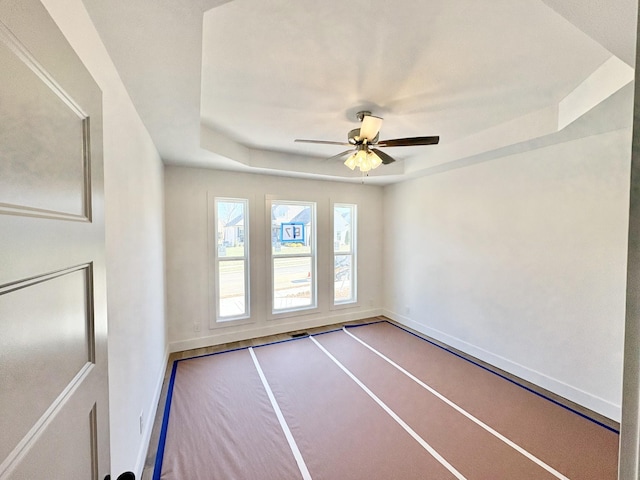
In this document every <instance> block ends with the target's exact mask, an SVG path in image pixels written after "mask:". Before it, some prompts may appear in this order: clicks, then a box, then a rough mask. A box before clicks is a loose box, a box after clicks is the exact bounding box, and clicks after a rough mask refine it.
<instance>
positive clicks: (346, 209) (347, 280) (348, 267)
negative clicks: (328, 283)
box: [333, 203, 356, 305]
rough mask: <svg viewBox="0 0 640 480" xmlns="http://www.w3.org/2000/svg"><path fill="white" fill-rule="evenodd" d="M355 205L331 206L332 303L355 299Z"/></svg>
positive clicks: (336, 303) (340, 204)
mask: <svg viewBox="0 0 640 480" xmlns="http://www.w3.org/2000/svg"><path fill="white" fill-rule="evenodd" d="M355 226H356V206H355V205H348V204H342V203H336V204H335V205H334V206H333V258H334V262H333V303H334V304H335V305H338V304H344V303H353V302H355V301H356V278H355V272H356V251H355V246H356V227H355Z"/></svg>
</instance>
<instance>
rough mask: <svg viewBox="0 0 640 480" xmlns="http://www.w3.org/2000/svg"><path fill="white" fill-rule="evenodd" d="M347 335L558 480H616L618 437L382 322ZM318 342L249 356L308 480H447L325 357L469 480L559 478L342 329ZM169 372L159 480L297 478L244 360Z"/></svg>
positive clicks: (210, 360)
mask: <svg viewBox="0 0 640 480" xmlns="http://www.w3.org/2000/svg"><path fill="white" fill-rule="evenodd" d="M347 331H348V332H349V333H350V334H352V335H354V336H356V337H357V338H359V339H360V340H362V341H364V342H366V343H367V344H368V345H370V346H371V347H373V348H375V349H376V350H378V351H379V352H380V353H382V354H383V355H386V356H387V357H389V358H390V359H391V360H392V361H394V362H396V363H397V364H399V365H400V366H401V367H403V368H404V369H406V370H407V371H409V372H410V373H411V374H413V375H414V376H415V377H417V378H418V379H419V380H421V381H422V382H424V383H426V384H428V385H429V386H430V387H431V388H433V389H435V390H436V391H438V392H439V393H440V394H442V395H444V396H446V397H447V398H448V399H449V400H451V401H452V402H454V403H455V404H457V405H458V406H459V407H461V408H462V409H464V410H466V411H467V412H468V413H469V414H471V415H473V416H474V417H476V418H477V419H478V420H480V421H481V422H484V423H485V424H486V425H488V426H489V427H491V428H493V429H495V430H496V431H497V432H499V433H500V434H502V435H504V436H505V437H507V438H508V439H509V440H510V441H512V442H514V443H516V444H517V445H518V446H520V447H522V448H523V449H525V450H526V451H527V452H529V453H530V454H532V455H534V456H535V457H537V458H538V459H539V460H540V461H542V462H544V463H545V464H547V465H548V466H549V467H551V469H555V470H556V471H557V472H559V473H560V474H562V475H564V476H566V478H569V479H571V480H591V479H593V480H615V479H616V477H617V454H618V435H617V434H616V433H615V432H612V431H610V430H607V429H606V428H604V427H602V426H600V425H598V424H596V423H594V422H591V421H589V420H588V419H585V418H583V417H581V416H579V415H578V414H576V413H574V412H571V411H569V410H567V409H565V408H563V407H561V406H559V405H556V404H554V403H552V402H550V401H549V400H547V399H544V398H541V397H540V396H537V395H535V394H533V393H532V392H529V391H527V390H525V389H524V388H522V387H520V386H518V385H515V384H514V383H512V382H509V381H508V380H506V379H504V378H501V377H499V376H497V375H495V374H493V373H491V372H488V371H486V370H484V369H482V368H480V367H479V366H477V365H474V364H472V363H470V362H468V361H466V360H464V359H461V358H459V357H457V356H455V355H453V354H451V353H449V352H447V351H445V350H443V349H441V348H439V347H436V346H434V345H432V344H430V343H429V342H426V341H424V340H422V339H420V338H417V337H415V336H413V335H411V334H409V333H407V332H405V331H403V330H401V329H400V328H398V327H395V326H394V325H392V324H390V323H386V322H382V323H376V324H371V325H366V326H360V327H355V328H349V329H347ZM314 340H315V342H317V343H318V344H319V345H320V346H318V345H317V344H316V343H315V342H314ZM314 340H311V339H309V338H303V339H298V340H294V341H289V342H283V343H278V344H273V345H266V346H263V347H256V348H254V350H253V352H254V354H255V356H256V358H257V360H258V361H259V364H260V367H261V369H262V371H263V372H264V376H265V378H266V380H267V381H268V383H269V386H270V388H271V390H272V391H273V395H274V398H275V400H276V401H277V403H278V406H279V408H280V409H281V411H282V415H283V417H284V419H285V420H286V422H287V425H288V428H289V429H290V431H291V433H292V436H293V438H294V439H295V442H296V444H297V447H298V448H299V450H300V453H301V455H302V458H303V459H304V462H305V464H306V467H307V468H308V471H309V473H310V476H311V478H312V479H313V480H352V479H353V480H356V479H357V480H378V479H379V480H413V479H428V480H440V479H453V478H455V476H454V474H453V473H452V472H451V471H449V470H447V468H445V466H443V465H442V464H441V463H439V462H438V460H437V459H436V458H434V456H432V455H431V454H430V453H429V452H428V451H427V450H425V448H423V446H422V445H420V443H419V442H418V441H416V439H415V438H413V437H412V436H410V435H409V433H407V431H405V430H404V429H403V428H402V427H401V426H400V425H399V423H398V422H397V421H396V420H394V419H393V418H392V416H391V415H390V414H389V413H388V412H386V411H385V410H384V409H383V408H382V407H381V406H380V405H379V404H377V403H376V402H375V401H374V400H373V399H372V398H371V397H370V396H369V395H368V394H367V393H366V392H365V391H364V390H363V388H361V386H359V385H358V384H357V383H356V382H355V381H354V380H353V379H352V378H351V377H350V376H349V375H348V374H347V373H345V372H344V371H343V370H342V369H341V368H340V366H338V365H336V363H334V361H333V360H332V359H331V358H330V356H333V357H334V358H335V359H336V360H337V361H338V362H340V364H342V365H343V367H344V368H346V369H347V370H348V371H349V372H350V373H351V374H353V375H355V376H356V377H357V379H358V380H359V381H360V382H362V383H363V384H364V385H366V387H367V388H368V389H370V390H371V392H372V393H373V394H374V395H375V396H377V397H378V398H379V399H380V400H381V401H382V402H384V403H385V404H386V405H387V406H388V408H390V409H391V410H392V411H393V413H394V414H396V415H397V416H398V417H400V419H402V421H404V422H406V424H407V425H408V426H409V427H410V428H411V429H413V431H415V432H416V434H417V435H419V436H420V437H421V438H422V439H423V440H424V441H425V442H427V443H428V444H429V445H430V446H431V447H432V448H433V449H435V450H436V451H437V453H438V454H439V455H441V456H442V457H443V458H444V460H446V462H448V463H449V464H451V466H452V467H453V469H455V470H456V471H457V472H459V474H460V475H462V476H464V478H466V479H468V480H499V479H505V480H506V479H508V480H537V479H545V480H546V479H554V478H556V477H555V476H554V475H553V474H552V473H553V472H549V471H547V470H545V469H544V468H543V467H542V466H540V465H538V464H536V463H534V461H532V460H531V459H529V458H527V457H526V456H524V455H523V454H521V453H520V452H518V451H517V450H515V449H514V448H512V447H511V446H509V445H508V444H507V443H505V442H503V441H502V440H500V439H498V438H497V437H496V436H494V435H492V434H491V433H490V432H488V431H487V430H486V429H484V428H482V427H481V426H480V425H478V424H476V423H474V422H473V421H472V420H470V419H469V418H467V417H465V416H464V415H463V414H462V413H460V412H458V411H456V410H455V409H454V408H452V407H451V406H449V405H447V404H446V403H444V402H443V401H442V400H440V399H439V398H437V396H435V395H434V394H433V393H430V392H429V391H427V390H425V389H424V388H423V387H422V386H420V385H419V384H418V383H416V382H415V381H414V380H412V379H411V378H409V377H408V376H406V375H404V374H403V373H401V372H400V371H398V370H397V369H396V368H395V367H393V366H392V365H390V364H389V363H388V362H386V361H385V360H384V359H382V358H380V357H379V356H378V355H376V354H375V353H374V352H372V351H371V350H369V349H368V348H367V347H365V346H363V345H362V344H361V343H359V342H358V341H357V340H356V339H354V338H353V337H351V336H350V335H349V334H347V333H345V332H344V331H337V332H332V333H327V334H322V335H317V336H314ZM321 347H322V348H324V349H326V351H327V353H325V352H324V351H323V350H322V348H321ZM176 369H177V370H176V375H175V380H174V387H173V395H172V403H171V409H170V415H169V420H168V426H167V430H166V441H165V444H164V447H165V448H164V456H163V458H162V472H161V475H160V476H157V475H156V474H157V472H156V474H154V478H156V479H157V478H159V479H161V480H200V479H202V480H204V479H206V480H222V479H224V480H244V479H258V480H270V479H273V480H276V479H277V480H289V479H291V480H293V479H300V478H302V474H301V473H300V469H299V468H298V465H297V463H296V460H295V458H294V455H293V453H292V451H291V447H290V446H289V444H288V442H287V440H286V438H285V434H284V433H283V430H282V427H281V425H280V423H279V421H278V419H277V416H276V413H275V411H274V408H273V406H272V404H271V401H270V400H269V398H268V396H267V392H266V391H265V387H264V385H263V383H262V381H261V379H260V377H259V374H258V371H257V370H256V366H255V364H254V363H253V360H252V358H251V355H250V352H249V351H248V350H239V351H234V352H227V353H223V354H218V355H211V356H207V357H200V358H196V359H190V360H184V361H181V362H178V364H177V366H176ZM159 458H160V457H159ZM561 478H562V477H561Z"/></svg>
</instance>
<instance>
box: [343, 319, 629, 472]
mask: <svg viewBox="0 0 640 480" xmlns="http://www.w3.org/2000/svg"><path fill="white" fill-rule="evenodd" d="M349 332H350V333H352V334H354V335H356V336H357V337H358V338H360V339H362V340H364V341H365V342H366V343H368V344H369V345H371V346H372V347H374V348H375V349H376V350H378V351H380V352H381V353H383V354H384V355H386V356H388V357H390V358H391V359H392V360H394V361H395V362H396V363H398V364H399V365H400V366H402V367H403V368H405V369H407V370H408V371H410V372H411V373H412V374H413V375H415V376H416V377H418V378H419V379H420V380H422V381H423V382H425V383H427V384H428V385H429V386H431V387H432V388H434V389H435V390H437V391H438V392H440V393H441V394H442V395H444V396H446V397H448V398H449V399H450V400H452V401H453V402H455V403H456V404H457V405H459V406H460V407H462V408H463V409H465V410H466V411H467V412H469V413H471V414H472V415H474V416H475V417H477V418H479V419H480V420H482V421H483V422H485V423H486V424H488V425H490V426H491V427H492V428H494V429H495V430H497V431H498V432H500V433H501V434H503V435H505V436H506V437H508V438H509V439H510V440H512V441H513V442H515V443H517V444H518V445H520V446H521V447H523V448H525V449H526V450H527V451H529V452H530V453H532V454H533V455H535V456H536V457H538V458H539V459H541V460H542V461H544V462H545V463H547V464H548V465H550V466H551V467H553V468H555V469H556V470H558V471H560V472H561V473H563V474H564V475H566V476H567V477H569V478H570V479H572V480H578V479H580V480H582V479H584V480H591V479H593V480H615V479H616V478H617V459H618V440H619V438H618V435H617V434H616V433H614V432H611V431H609V430H607V429H606V428H604V427H602V426H600V425H597V424H595V423H593V422H591V421H589V420H587V419H585V418H582V417H580V416H579V415H577V414H576V413H574V412H571V411H569V410H567V409H565V408H562V407H560V406H558V405H555V404H554V403H552V402H550V401H548V400H546V399H544V398H541V397H539V396H537V395H535V394H532V393H531V392H529V391H527V390H525V389H523V388H521V387H519V386H518V385H514V384H513V383H511V382H509V381H507V380H505V379H503V378H500V377H499V376H497V375H494V374H492V373H490V372H487V371H486V370H483V369H481V368H479V367H478V366H476V365H474V364H472V363H470V362H468V361H466V360H463V359H461V358H459V357H456V356H454V355H452V354H451V353H449V352H446V351H444V350H442V349H441V348H438V347H436V346H434V345H432V344H430V343H428V342H425V341H424V340H422V339H420V338H417V337H415V336H413V335H411V334H408V333H407V332H404V331H403V330H401V329H400V328H398V327H395V326H393V325H391V324H389V323H386V322H383V323H376V324H372V325H367V326H363V327H358V328H352V329H349ZM460 443H462V439H461V442H460ZM461 448H463V447H462V445H461ZM464 448H467V447H464ZM468 448H473V447H472V446H469V447H468ZM470 478H472V477H470ZM514 478H515V477H514ZM520 478H529V477H520Z"/></svg>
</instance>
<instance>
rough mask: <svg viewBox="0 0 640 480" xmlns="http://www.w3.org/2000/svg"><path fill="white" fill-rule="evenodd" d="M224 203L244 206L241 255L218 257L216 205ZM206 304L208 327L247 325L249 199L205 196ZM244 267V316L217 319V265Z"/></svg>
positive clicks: (249, 285)
mask: <svg viewBox="0 0 640 480" xmlns="http://www.w3.org/2000/svg"><path fill="white" fill-rule="evenodd" d="M221 201H222V202H224V201H229V202H239V203H243V204H244V245H245V248H244V256H234V257H219V255H218V203H219V202H221ZM208 203H209V209H208V210H209V212H208V217H209V222H210V223H209V228H208V230H209V256H210V259H211V260H210V266H209V279H210V281H209V289H210V290H209V295H208V296H209V298H210V301H209V304H210V316H209V317H210V320H209V328H211V329H213V328H220V327H225V326H229V325H241V324H244V323H250V322H251V303H252V301H251V240H252V238H251V225H250V223H251V213H250V212H251V201H250V199H249V198H240V197H232V196H224V195H213V194H210V195H209V202H208ZM239 260H242V261H244V262H245V265H244V303H245V313H244V314H241V315H236V316H229V317H221V316H220V290H219V264H220V262H227V261H239Z"/></svg>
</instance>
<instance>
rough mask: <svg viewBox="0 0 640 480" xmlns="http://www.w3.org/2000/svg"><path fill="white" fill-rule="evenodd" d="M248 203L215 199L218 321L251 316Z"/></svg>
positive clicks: (237, 200)
mask: <svg viewBox="0 0 640 480" xmlns="http://www.w3.org/2000/svg"><path fill="white" fill-rule="evenodd" d="M247 204H248V202H247V200H243V199H232V198H216V199H215V216H216V218H215V224H216V225H217V248H216V253H215V258H216V266H217V268H216V272H217V278H216V280H217V281H216V284H217V292H216V296H217V307H218V308H217V320H218V321H228V320H236V319H239V318H246V317H248V316H249V302H248V291H249V289H248V280H249V236H248V231H249V218H248V209H247Z"/></svg>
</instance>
